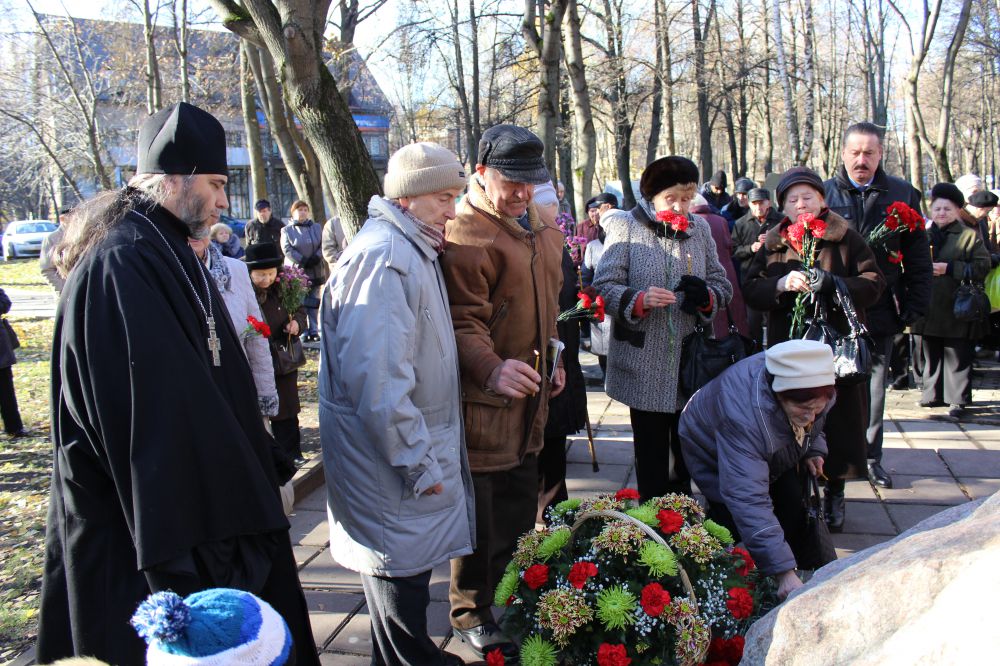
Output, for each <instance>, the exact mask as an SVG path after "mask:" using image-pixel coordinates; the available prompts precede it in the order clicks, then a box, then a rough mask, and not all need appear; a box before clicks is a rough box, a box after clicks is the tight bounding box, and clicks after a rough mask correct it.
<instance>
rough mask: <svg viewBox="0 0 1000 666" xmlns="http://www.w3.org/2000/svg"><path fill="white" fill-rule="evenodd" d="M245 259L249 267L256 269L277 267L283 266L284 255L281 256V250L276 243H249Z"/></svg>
mask: <svg viewBox="0 0 1000 666" xmlns="http://www.w3.org/2000/svg"><path fill="white" fill-rule="evenodd" d="M244 260H245V261H246V264H247V269H249V270H254V269H256V268H277V267H278V266H281V264H282V262H283V261H284V257H282V256H281V250H279V249H278V246H277V245H275V244H274V243H254V244H253V245H247V249H246V256H245V257H244Z"/></svg>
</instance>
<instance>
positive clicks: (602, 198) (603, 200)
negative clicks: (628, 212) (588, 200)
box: [594, 192, 618, 208]
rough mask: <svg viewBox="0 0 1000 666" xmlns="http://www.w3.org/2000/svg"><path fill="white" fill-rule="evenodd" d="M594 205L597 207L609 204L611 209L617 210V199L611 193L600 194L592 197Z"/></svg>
mask: <svg viewBox="0 0 1000 666" xmlns="http://www.w3.org/2000/svg"><path fill="white" fill-rule="evenodd" d="M594 203H595V204H596V205H598V206H600V205H601V204H611V207H612V208H618V197H616V196H615V195H613V194H612V193H611V192H601V193H600V194H598V195H597V196H596V197H594Z"/></svg>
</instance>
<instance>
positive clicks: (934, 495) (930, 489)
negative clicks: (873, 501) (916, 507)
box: [878, 474, 969, 505]
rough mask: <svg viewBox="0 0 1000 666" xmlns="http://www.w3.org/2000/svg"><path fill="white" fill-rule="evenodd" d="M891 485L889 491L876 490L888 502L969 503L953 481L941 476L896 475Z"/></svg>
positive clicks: (885, 489) (884, 489)
mask: <svg viewBox="0 0 1000 666" xmlns="http://www.w3.org/2000/svg"><path fill="white" fill-rule="evenodd" d="M892 484H893V487H892V488H891V489H889V488H879V489H878V492H879V494H880V495H881V496H882V497H883V498H884V499H885V500H886V501H888V502H906V503H910V504H945V505H954V504H961V503H962V502H967V501H969V498H968V497H966V496H965V495H964V494H963V493H962V490H961V489H960V488H959V487H958V484H957V483H955V481H954V480H953V479H949V478H945V477H942V476H935V477H921V476H909V475H906V474H896V475H894V476H893V477H892Z"/></svg>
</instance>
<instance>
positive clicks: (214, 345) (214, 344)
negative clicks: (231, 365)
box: [206, 317, 222, 367]
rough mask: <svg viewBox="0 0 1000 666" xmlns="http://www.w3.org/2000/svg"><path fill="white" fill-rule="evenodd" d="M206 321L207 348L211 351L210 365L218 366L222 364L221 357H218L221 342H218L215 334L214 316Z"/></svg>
mask: <svg viewBox="0 0 1000 666" xmlns="http://www.w3.org/2000/svg"><path fill="white" fill-rule="evenodd" d="M206 321H207V322H208V350H209V351H210V352H212V365H214V366H216V367H218V366H220V365H222V359H221V358H220V357H219V350H220V349H222V344H221V343H220V342H219V336H217V335H216V334H215V317H209V318H208V319H207V320H206Z"/></svg>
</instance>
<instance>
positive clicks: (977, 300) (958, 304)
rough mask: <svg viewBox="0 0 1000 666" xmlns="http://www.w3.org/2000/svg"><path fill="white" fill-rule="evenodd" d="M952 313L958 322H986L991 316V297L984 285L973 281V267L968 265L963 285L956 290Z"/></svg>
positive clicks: (963, 277)
mask: <svg viewBox="0 0 1000 666" xmlns="http://www.w3.org/2000/svg"><path fill="white" fill-rule="evenodd" d="M952 313H953V314H954V315H955V319H957V320H958V321H967V322H977V321H985V320H986V318H987V317H989V315H990V297H989V296H987V295H986V291H984V290H983V285H981V284H979V283H978V282H975V281H974V280H973V279H972V266H970V265H968V264H966V266H965V275H963V276H962V283H961V284H960V285H958V289H956V290H955V305H954V306H953V308H952Z"/></svg>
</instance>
